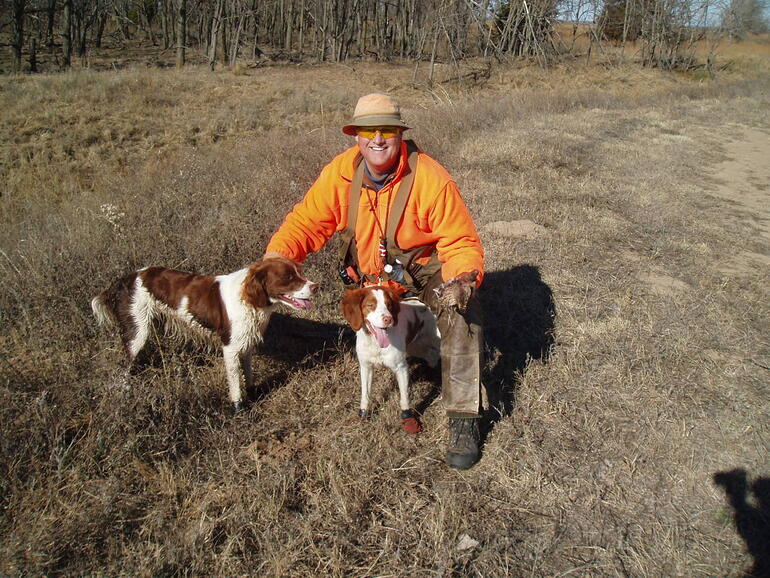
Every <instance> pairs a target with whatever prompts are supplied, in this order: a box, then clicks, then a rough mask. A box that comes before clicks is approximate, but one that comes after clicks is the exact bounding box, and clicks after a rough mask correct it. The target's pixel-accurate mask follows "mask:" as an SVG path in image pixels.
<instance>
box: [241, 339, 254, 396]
mask: <svg viewBox="0 0 770 578" xmlns="http://www.w3.org/2000/svg"><path fill="white" fill-rule="evenodd" d="M251 353H252V352H251V349H248V350H247V351H245V352H244V353H242V354H241V356H240V361H241V371H242V372H243V381H244V386H245V388H246V395H249V393H250V392H251V391H252V390H253V388H254V372H253V371H252V370H251Z"/></svg>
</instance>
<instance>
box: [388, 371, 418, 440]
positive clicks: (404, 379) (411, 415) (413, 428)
mask: <svg viewBox="0 0 770 578" xmlns="http://www.w3.org/2000/svg"><path fill="white" fill-rule="evenodd" d="M393 372H394V373H395V374H396V382H397V383H398V393H399V396H400V404H401V428H402V429H403V430H404V431H405V432H406V433H410V434H416V433H420V432H421V431H422V426H421V425H420V422H419V421H418V420H417V416H416V415H415V412H414V410H412V407H411V405H410V404H409V365H408V364H407V363H406V361H404V362H403V363H399V364H398V365H397V366H396V367H395V368H394V369H393Z"/></svg>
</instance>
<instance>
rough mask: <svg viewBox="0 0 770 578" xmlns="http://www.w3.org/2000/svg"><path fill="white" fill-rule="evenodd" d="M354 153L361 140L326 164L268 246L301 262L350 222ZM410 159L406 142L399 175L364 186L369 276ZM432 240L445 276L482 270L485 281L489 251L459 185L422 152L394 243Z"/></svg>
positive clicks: (364, 260)
mask: <svg viewBox="0 0 770 578" xmlns="http://www.w3.org/2000/svg"><path fill="white" fill-rule="evenodd" d="M357 153H358V147H357V146H353V147H351V148H349V149H348V150H346V151H345V152H343V153H341V154H339V155H337V156H336V157H335V158H334V159H333V160H332V162H330V163H329V164H328V165H326V167H324V169H323V170H322V171H321V174H320V176H319V177H318V179H317V180H316V182H315V183H313V186H312V187H310V190H308V192H307V194H306V195H305V198H304V199H303V200H302V202H300V203H298V204H297V205H295V206H294V209H293V210H292V211H291V212H290V213H289V214H288V216H287V217H286V219H285V220H284V222H283V224H282V225H281V227H280V228H279V229H278V231H277V232H276V233H275V234H274V235H273V238H272V239H271V240H270V243H269V244H268V246H267V249H266V252H276V253H280V254H281V255H284V256H285V257H288V258H290V259H293V260H294V261H298V262H301V261H304V259H305V257H306V256H307V255H308V253H310V252H314V251H318V250H319V249H320V248H321V247H323V246H324V244H325V243H326V242H327V241H328V240H329V239H330V238H331V236H332V235H333V234H334V233H335V231H342V230H344V229H345V227H346V225H347V220H348V206H349V204H350V200H349V190H350V184H351V181H352V180H353V172H354V165H353V162H354V160H355V158H356V154H357ZM406 164H407V151H406V143H403V142H402V143H401V156H400V159H399V163H398V168H397V169H396V176H395V178H394V179H393V180H392V181H391V182H390V183H389V184H387V185H385V186H384V187H383V188H382V189H380V191H379V192H376V191H374V190H372V189H368V188H366V187H362V189H361V199H360V202H359V204H358V219H357V221H356V246H357V248H358V264H359V267H360V269H361V271H362V272H363V273H365V274H367V275H376V274H377V273H379V272H380V271H381V263H380V260H379V257H378V246H379V241H380V238H381V237H382V236H383V231H384V230H385V228H386V226H387V225H386V223H387V215H388V208H389V205H390V204H391V203H392V201H393V199H394V197H395V194H396V192H397V191H398V187H399V186H400V182H401V175H403V172H404V170H405V169H406ZM432 243H435V244H436V249H437V252H438V257H439V260H440V261H441V264H442V266H441V276H442V277H443V279H444V281H447V280H449V279H451V278H452V277H455V276H457V275H459V274H460V273H466V272H469V271H472V270H473V269H478V271H479V273H480V275H479V284H480V283H481V277H482V276H483V274H484V250H483V249H482V247H481V241H480V240H479V235H478V233H477V231H476V226H475V225H474V223H473V220H472V219H471V216H470V213H469V212H468V208H467V207H466V206H465V203H464V202H463V200H462V197H461V196H460V191H459V190H458V188H457V184H456V183H455V182H454V181H453V180H452V177H451V176H450V175H449V173H448V172H447V171H446V169H444V167H442V166H441V165H440V164H438V163H437V162H436V161H435V160H434V159H432V158H431V157H429V156H428V155H427V154H425V153H422V152H420V154H419V158H418V163H417V170H416V172H415V177H414V184H413V185H412V191H411V193H410V194H409V198H408V200H407V203H406V207H405V209H404V215H403V218H402V220H401V223H400V224H399V225H398V228H397V229H396V244H397V245H398V246H399V247H400V248H401V249H403V250H405V251H408V250H409V249H412V248H414V247H419V246H420V245H426V244H432Z"/></svg>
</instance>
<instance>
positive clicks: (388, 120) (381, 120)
mask: <svg viewBox="0 0 770 578" xmlns="http://www.w3.org/2000/svg"><path fill="white" fill-rule="evenodd" d="M367 126H397V127H399V128H402V129H404V130H409V129H410V128H411V127H409V126H407V125H406V124H404V122H403V121H402V120H400V119H398V118H394V117H393V115H390V114H371V115H368V116H361V117H358V118H354V119H353V123H352V124H346V125H345V126H343V127H342V132H344V133H345V134H347V135H350V136H355V134H356V128H359V127H367Z"/></svg>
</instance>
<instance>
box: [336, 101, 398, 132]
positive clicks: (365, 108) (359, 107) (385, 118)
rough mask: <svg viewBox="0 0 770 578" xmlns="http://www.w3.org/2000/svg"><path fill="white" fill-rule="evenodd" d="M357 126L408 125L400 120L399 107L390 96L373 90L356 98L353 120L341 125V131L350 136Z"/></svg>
mask: <svg viewBox="0 0 770 578" xmlns="http://www.w3.org/2000/svg"><path fill="white" fill-rule="evenodd" d="M359 126H400V127H401V128H403V129H404V130H407V129H408V128H409V127H408V126H407V125H406V124H404V121H403V120H401V108H400V107H399V106H398V102H397V101H396V99H395V98H393V97H392V96H388V95H387V94H380V93H378V92H375V93H373V94H367V95H366V96H362V97H361V98H359V99H358V104H356V110H355V112H353V122H351V123H350V124H346V125H345V126H343V127H342V132H344V133H345V134H349V135H351V136H353V135H355V134H356V127H359Z"/></svg>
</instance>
